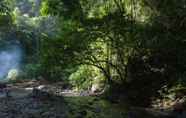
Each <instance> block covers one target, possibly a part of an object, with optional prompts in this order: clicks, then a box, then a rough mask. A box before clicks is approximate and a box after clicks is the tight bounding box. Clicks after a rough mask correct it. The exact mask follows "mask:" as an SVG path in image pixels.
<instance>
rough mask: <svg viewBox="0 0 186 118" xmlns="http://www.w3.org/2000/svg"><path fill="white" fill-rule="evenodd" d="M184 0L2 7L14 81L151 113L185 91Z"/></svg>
mask: <svg viewBox="0 0 186 118" xmlns="http://www.w3.org/2000/svg"><path fill="white" fill-rule="evenodd" d="M185 32H186V1H185V0H179V1H178V0H1V1H0V39H1V40H0V45H1V47H0V48H1V49H4V48H5V47H6V46H7V45H12V44H16V45H19V46H21V49H22V53H23V55H22V58H23V59H22V60H21V64H20V72H19V73H20V74H19V76H18V77H17V79H36V80H39V79H46V80H49V81H51V82H56V81H62V82H63V83H64V89H67V88H70V89H75V90H77V91H82V90H83V91H91V90H92V91H94V92H95V91H96V92H102V91H104V96H106V98H108V99H110V100H111V101H115V100H121V101H124V102H126V101H127V103H128V104H131V105H137V106H149V105H151V104H152V102H153V101H154V100H156V99H157V98H162V97H165V96H166V95H168V94H176V92H175V91H180V89H182V90H183V91H185V86H186V59H185V57H186V33H185Z"/></svg>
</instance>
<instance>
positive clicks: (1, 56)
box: [0, 46, 22, 80]
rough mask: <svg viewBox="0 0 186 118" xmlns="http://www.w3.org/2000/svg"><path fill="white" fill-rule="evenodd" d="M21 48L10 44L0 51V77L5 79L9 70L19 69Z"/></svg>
mask: <svg viewBox="0 0 186 118" xmlns="http://www.w3.org/2000/svg"><path fill="white" fill-rule="evenodd" d="M21 55H22V54H21V48H20V47H19V46H10V47H9V48H8V49H4V50H1V51H0V79H1V80H2V79H5V77H6V76H7V75H8V73H9V71H10V70H12V69H19V66H20V62H21Z"/></svg>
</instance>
